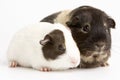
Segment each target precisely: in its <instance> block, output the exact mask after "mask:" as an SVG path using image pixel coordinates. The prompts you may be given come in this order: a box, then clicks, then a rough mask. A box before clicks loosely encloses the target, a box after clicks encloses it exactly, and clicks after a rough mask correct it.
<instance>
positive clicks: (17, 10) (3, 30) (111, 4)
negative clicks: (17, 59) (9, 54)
mask: <svg viewBox="0 0 120 80" xmlns="http://www.w3.org/2000/svg"><path fill="white" fill-rule="evenodd" d="M82 5H90V6H93V7H96V8H99V9H102V10H103V11H105V12H106V13H107V14H108V15H110V16H111V17H112V18H114V20H115V21H116V29H112V32H111V33H112V41H113V42H112V50H111V51H112V55H111V58H110V59H109V63H110V66H109V67H104V68H95V69H75V70H67V71H56V72H40V71H35V70H33V69H27V68H15V69H12V68H9V67H8V65H7V60H6V50H7V47H8V44H9V41H10V39H11V38H12V36H13V34H14V33H15V32H16V31H17V30H19V29H20V28H22V27H24V26H25V25H28V24H32V23H38V22H39V21H40V20H41V19H42V18H44V17H45V16H47V15H49V14H52V13H54V12H57V11H60V10H64V9H74V8H77V7H79V6H82ZM119 7H120V3H119V0H0V79H1V80H25V79H26V80H38V79H39V80H120V51H119V49H120V27H119V25H120V9H119Z"/></svg>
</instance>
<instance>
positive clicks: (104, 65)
mask: <svg viewBox="0 0 120 80" xmlns="http://www.w3.org/2000/svg"><path fill="white" fill-rule="evenodd" d="M106 66H109V64H108V63H107V62H105V63H102V64H101V67H106Z"/></svg>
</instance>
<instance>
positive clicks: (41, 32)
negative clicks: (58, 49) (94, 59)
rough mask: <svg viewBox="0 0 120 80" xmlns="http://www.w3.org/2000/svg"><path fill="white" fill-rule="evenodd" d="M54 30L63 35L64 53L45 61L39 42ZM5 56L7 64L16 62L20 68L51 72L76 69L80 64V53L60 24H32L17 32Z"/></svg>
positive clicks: (66, 30) (68, 32)
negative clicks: (73, 61) (46, 68)
mask: <svg viewBox="0 0 120 80" xmlns="http://www.w3.org/2000/svg"><path fill="white" fill-rule="evenodd" d="M55 29H59V30H61V31H63V33H64V37H65V45H66V53H65V54H63V55H61V56H59V58H57V59H55V60H46V59H45V58H44V56H43V53H42V50H41V47H42V45H40V44H39V41H40V40H43V39H44V37H45V35H46V34H48V33H50V32H51V31H52V30H55ZM7 54H8V55H7V57H8V61H9V62H10V61H16V62H18V63H19V64H20V65H21V66H24V67H32V68H34V69H38V70H39V69H40V68H42V67H48V68H51V69H52V70H64V69H68V68H72V67H77V66H78V65H79V63H80V52H79V49H78V47H77V45H76V43H75V41H74V40H73V38H72V35H71V32H70V30H68V29H67V28H66V27H64V26H63V25H61V24H50V23H46V22H41V23H37V24H33V25H30V26H28V27H25V28H23V29H21V30H20V31H18V32H17V33H16V34H15V35H14V37H13V39H12V41H11V43H10V45H9V47H8V52H7ZM71 58H74V59H76V60H77V63H76V64H72V63H71Z"/></svg>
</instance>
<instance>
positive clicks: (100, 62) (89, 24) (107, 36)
mask: <svg viewBox="0 0 120 80" xmlns="http://www.w3.org/2000/svg"><path fill="white" fill-rule="evenodd" d="M41 22H50V23H56V22H57V23H58V22H59V23H61V24H63V25H65V26H66V27H68V28H70V30H71V32H72V36H73V38H74V40H75V41H76V43H77V46H78V48H79V50H80V53H81V62H80V67H82V68H92V67H99V66H105V65H108V64H107V60H108V58H109V57H110V54H111V53H110V49H111V31H110V29H111V28H115V21H114V20H113V19H112V18H110V17H109V16H108V15H107V14H106V13H105V12H103V11H102V10H100V9H97V8H94V7H91V6H81V7H78V8H76V9H73V10H66V11H60V12H58V13H54V14H52V15H50V16H48V17H46V18H44V19H43V20H41Z"/></svg>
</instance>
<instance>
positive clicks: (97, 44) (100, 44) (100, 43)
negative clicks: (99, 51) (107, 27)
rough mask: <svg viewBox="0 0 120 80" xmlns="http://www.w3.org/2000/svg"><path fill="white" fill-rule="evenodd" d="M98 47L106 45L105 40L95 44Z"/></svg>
mask: <svg viewBox="0 0 120 80" xmlns="http://www.w3.org/2000/svg"><path fill="white" fill-rule="evenodd" d="M95 46H96V47H98V48H102V47H103V46H104V43H103V42H98V43H96V44H95Z"/></svg>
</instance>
